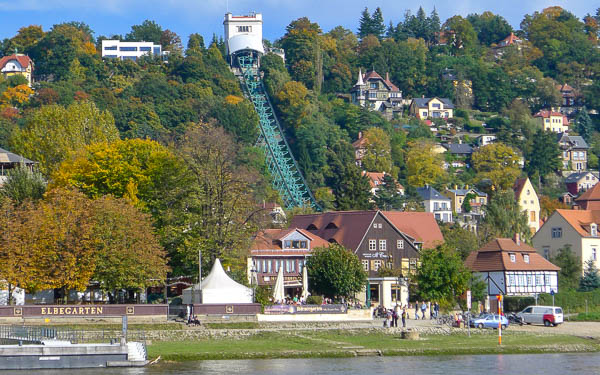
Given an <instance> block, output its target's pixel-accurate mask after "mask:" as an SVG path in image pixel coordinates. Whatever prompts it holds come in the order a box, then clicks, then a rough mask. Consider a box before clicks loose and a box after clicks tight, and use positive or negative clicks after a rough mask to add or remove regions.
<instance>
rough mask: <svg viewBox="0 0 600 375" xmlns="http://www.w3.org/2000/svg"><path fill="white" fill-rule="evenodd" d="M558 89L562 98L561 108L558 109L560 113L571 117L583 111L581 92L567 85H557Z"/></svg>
mask: <svg viewBox="0 0 600 375" xmlns="http://www.w3.org/2000/svg"><path fill="white" fill-rule="evenodd" d="M556 89H557V90H558V91H559V92H560V96H561V97H562V100H561V103H560V107H558V109H557V110H558V112H560V113H562V114H564V115H568V116H570V115H572V114H573V113H575V112H576V111H578V110H580V109H581V105H582V103H581V93H580V92H579V90H576V89H574V88H573V87H571V86H570V85H569V84H567V83H563V84H562V85H556Z"/></svg>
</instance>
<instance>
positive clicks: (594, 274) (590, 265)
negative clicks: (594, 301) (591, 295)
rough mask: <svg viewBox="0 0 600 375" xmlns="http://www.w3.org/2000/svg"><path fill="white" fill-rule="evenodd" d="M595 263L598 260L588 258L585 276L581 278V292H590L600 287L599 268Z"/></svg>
mask: <svg viewBox="0 0 600 375" xmlns="http://www.w3.org/2000/svg"><path fill="white" fill-rule="evenodd" d="M595 263H596V262H595V261H594V260H593V259H588V260H587V261H586V262H585V270H584V271H583V277H582V278H581V279H579V291H580V292H590V291H592V290H594V289H598V288H599V287H600V275H598V269H597V268H596V264H595Z"/></svg>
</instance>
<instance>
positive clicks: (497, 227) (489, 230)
mask: <svg viewBox="0 0 600 375" xmlns="http://www.w3.org/2000/svg"><path fill="white" fill-rule="evenodd" d="M484 211H485V218H484V219H483V225H482V228H481V231H480V234H481V235H482V237H483V238H484V239H485V240H491V239H494V238H499V237H501V238H512V237H513V236H514V235H515V234H519V236H520V238H521V241H525V242H529V241H530V240H531V229H529V225H528V219H527V214H526V213H525V212H524V211H521V207H519V203H518V202H517V201H516V200H515V194H514V192H513V191H512V190H510V191H499V192H497V193H496V194H495V195H494V196H493V198H492V199H491V200H490V202H489V203H488V204H487V205H486V206H485V207H484Z"/></svg>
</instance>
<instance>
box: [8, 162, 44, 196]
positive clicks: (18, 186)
mask: <svg viewBox="0 0 600 375" xmlns="http://www.w3.org/2000/svg"><path fill="white" fill-rule="evenodd" d="M45 192H46V181H44V178H43V177H42V174H41V173H39V172H37V171H34V170H32V169H31V168H29V167H27V166H25V165H24V164H20V165H19V166H17V167H16V168H14V169H12V170H9V172H8V178H7V179H6V181H4V184H3V185H2V186H0V195H2V196H5V197H6V198H9V199H10V200H11V201H12V203H14V204H15V205H20V204H22V203H23V202H25V201H26V200H31V201H38V200H40V199H42V197H43V195H44V193H45Z"/></svg>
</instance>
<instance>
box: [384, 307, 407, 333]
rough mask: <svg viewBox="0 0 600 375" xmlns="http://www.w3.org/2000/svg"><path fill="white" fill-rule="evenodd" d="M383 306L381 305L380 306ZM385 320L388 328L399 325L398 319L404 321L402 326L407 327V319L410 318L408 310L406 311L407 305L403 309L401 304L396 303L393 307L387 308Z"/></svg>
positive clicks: (385, 325)
mask: <svg viewBox="0 0 600 375" xmlns="http://www.w3.org/2000/svg"><path fill="white" fill-rule="evenodd" d="M379 307H381V306H379ZM384 313H385V320H384V321H383V326H384V327H387V328H391V327H398V320H399V319H401V321H402V328H406V319H408V312H407V311H406V306H403V307H402V309H401V308H400V305H398V304H396V306H394V308H393V309H385V308H384Z"/></svg>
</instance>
